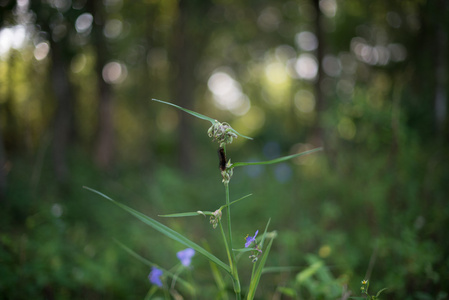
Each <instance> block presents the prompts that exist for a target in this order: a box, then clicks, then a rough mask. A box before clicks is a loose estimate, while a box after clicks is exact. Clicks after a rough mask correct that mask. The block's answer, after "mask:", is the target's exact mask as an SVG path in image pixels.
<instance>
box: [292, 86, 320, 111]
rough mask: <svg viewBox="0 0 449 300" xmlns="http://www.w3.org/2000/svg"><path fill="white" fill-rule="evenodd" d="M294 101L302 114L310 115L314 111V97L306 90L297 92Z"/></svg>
mask: <svg viewBox="0 0 449 300" xmlns="http://www.w3.org/2000/svg"><path fill="white" fill-rule="evenodd" d="M294 101H295V106H296V108H297V109H298V110H299V111H301V112H303V113H310V112H312V111H313V110H314V109H315V96H314V95H313V94H312V93H311V92H309V91H307V90H300V91H298V92H297V93H296V94H295V100H294Z"/></svg>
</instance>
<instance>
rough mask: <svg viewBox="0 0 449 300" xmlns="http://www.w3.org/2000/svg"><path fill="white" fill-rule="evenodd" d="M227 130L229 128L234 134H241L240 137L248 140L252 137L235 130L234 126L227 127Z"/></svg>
mask: <svg viewBox="0 0 449 300" xmlns="http://www.w3.org/2000/svg"><path fill="white" fill-rule="evenodd" d="M229 130H231V131H232V132H234V133H235V134H236V135H238V136H241V137H242V138H245V139H248V140H252V139H253V138H252V137H249V136H246V135H243V134H241V133H239V132H238V131H237V130H235V129H234V128H229Z"/></svg>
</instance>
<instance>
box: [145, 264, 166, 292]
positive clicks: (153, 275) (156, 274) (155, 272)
mask: <svg viewBox="0 0 449 300" xmlns="http://www.w3.org/2000/svg"><path fill="white" fill-rule="evenodd" d="M162 273H163V272H162V270H159V269H158V268H156V267H152V268H151V272H150V275H148V279H149V280H150V282H151V283H152V284H155V285H157V286H159V287H162V281H161V276H162Z"/></svg>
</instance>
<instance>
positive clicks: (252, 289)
mask: <svg viewBox="0 0 449 300" xmlns="http://www.w3.org/2000/svg"><path fill="white" fill-rule="evenodd" d="M153 101H157V102H160V103H163V104H166V105H171V106H174V107H176V108H178V109H180V110H182V111H184V112H187V113H189V114H191V115H193V116H195V117H197V118H199V119H202V120H206V121H209V122H211V124H212V125H211V127H210V128H209V130H208V131H207V133H208V135H209V137H211V138H212V140H213V141H217V142H218V156H219V170H220V172H221V175H222V182H223V185H224V189H225V203H224V204H223V205H222V206H220V207H219V208H218V209H217V210H215V211H203V210H197V211H195V212H182V213H176V214H169V215H162V216H161V217H171V218H178V217H193V216H209V218H210V223H211V224H212V226H213V228H214V229H215V228H218V229H219V232H220V234H221V236H222V240H223V245H224V247H225V249H226V253H227V259H228V262H227V263H225V262H223V261H222V260H221V259H219V258H218V257H216V256H215V255H214V254H212V253H211V252H210V251H209V250H208V249H206V248H204V247H202V246H200V245H199V244H197V243H195V242H193V241H192V240H190V239H188V238H187V237H185V236H184V235H182V234H180V233H179V232H177V231H175V230H173V229H171V228H170V227H168V226H166V225H164V224H162V223H160V222H158V221H156V220H154V219H153V218H150V217H148V216H146V215H144V214H142V213H141V212H139V211H137V210H135V209H132V208H130V207H128V206H126V205H124V204H122V203H120V202H117V201H115V200H113V199H112V198H110V197H108V196H106V195H105V194H103V193H101V192H99V191H96V190H94V189H92V188H89V187H85V188H86V189H88V190H90V191H92V192H94V193H97V194H98V195H100V196H102V197H104V198H106V199H108V200H109V201H111V202H113V203H114V204H116V205H118V206H119V207H121V208H122V209H124V210H125V211H127V212H129V213H130V214H132V215H133V216H134V217H136V218H138V219H139V220H141V221H142V222H144V223H145V224H147V225H149V226H150V227H152V228H153V229H155V230H157V231H159V232H160V233H162V234H164V235H165V236H167V237H169V238H171V239H173V240H175V241H177V242H179V243H181V244H183V245H185V246H187V247H188V249H192V250H193V251H194V253H196V252H197V253H199V254H201V255H203V256H204V257H206V258H207V259H208V260H209V261H210V262H211V267H212V272H213V275H214V278H215V281H216V283H217V286H218V288H219V294H220V295H222V296H223V298H226V297H227V296H226V293H225V291H224V288H225V285H224V284H223V282H224V278H223V277H222V275H221V273H220V272H219V271H218V269H221V271H224V272H225V273H226V274H227V275H228V276H229V277H230V278H231V280H232V286H233V290H234V293H235V296H236V299H241V297H242V288H241V282H240V279H239V272H238V265H237V258H236V257H237V254H242V253H248V252H250V253H251V254H250V255H249V258H250V259H251V261H252V262H253V268H252V272H251V280H250V284H249V287H248V289H247V293H246V298H247V299H253V298H254V296H255V293H256V290H257V287H258V284H259V281H260V277H261V275H262V273H263V271H264V266H265V263H266V260H267V257H268V254H269V252H270V249H271V246H272V243H273V240H274V238H275V237H276V235H277V233H276V231H272V232H269V231H268V227H269V224H270V220H268V222H267V224H266V226H265V230H264V231H263V233H262V234H261V235H260V236H258V233H259V230H256V231H255V234H254V236H249V235H248V236H247V237H246V243H245V245H244V248H236V247H235V246H237V245H236V243H234V241H233V239H232V218H231V206H232V205H233V204H235V203H237V202H238V201H241V200H244V199H247V198H248V197H249V196H251V194H249V195H247V196H244V197H242V198H240V199H237V200H235V201H232V202H231V201H230V187H229V186H230V181H231V178H232V175H233V173H234V168H237V167H243V166H251V165H266V164H276V163H280V162H284V161H287V160H290V159H292V158H295V157H298V156H302V155H306V154H311V153H314V152H316V151H320V150H322V148H316V149H312V150H309V151H305V152H301V153H296V154H293V155H289V156H284V157H280V158H276V159H273V160H269V161H262V162H236V163H232V162H231V159H228V157H227V155H226V147H227V145H228V144H230V143H232V141H233V139H235V138H237V137H238V136H240V137H243V138H246V139H251V138H250V137H247V136H244V135H242V134H240V133H238V132H237V131H236V130H234V129H233V128H232V127H231V126H230V125H229V124H228V123H226V122H219V121H217V120H215V119H212V118H209V117H207V116H204V115H202V114H199V113H197V112H194V111H191V110H188V109H185V108H182V107H180V106H177V105H175V104H173V103H169V102H165V101H161V100H156V99H153ZM223 211H224V212H225V214H226V219H225V220H226V221H225V222H223V220H222V216H223ZM223 223H225V224H223ZM120 245H121V246H122V247H123V248H124V249H125V250H126V251H128V252H129V253H130V254H131V255H133V256H134V257H136V258H138V259H139V260H141V261H142V262H143V263H146V264H147V265H148V266H150V267H152V272H151V273H150V276H149V279H150V281H151V282H152V283H153V284H154V286H153V288H152V289H151V290H150V292H149V293H148V295H152V294H153V293H154V291H155V289H156V288H157V287H160V288H164V291H165V297H166V298H168V297H169V295H168V294H167V288H168V285H164V283H163V280H164V279H166V278H167V277H168V278H171V279H172V284H171V287H172V288H171V289H170V292H171V293H172V294H174V293H175V290H174V289H173V287H174V282H176V281H178V282H180V283H181V285H182V286H183V287H184V288H185V289H186V290H188V291H189V292H190V294H191V295H193V294H194V293H195V290H194V289H193V288H192V286H191V285H190V284H188V283H187V282H186V281H183V280H179V279H178V273H177V272H175V273H173V272H171V271H169V270H166V269H164V268H162V267H160V266H159V265H158V264H155V263H152V262H150V261H147V260H146V259H144V258H143V257H141V256H139V255H138V254H137V253H135V252H134V251H132V250H131V249H129V248H127V247H126V246H124V245H122V244H120ZM148 295H147V296H148Z"/></svg>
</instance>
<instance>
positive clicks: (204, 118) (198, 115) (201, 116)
mask: <svg viewBox="0 0 449 300" xmlns="http://www.w3.org/2000/svg"><path fill="white" fill-rule="evenodd" d="M151 100H153V101H157V102H160V103H164V104H167V105H171V106H174V107H176V108H178V109H180V110H182V111H185V112H186V113H188V114H191V115H192V116H195V117H197V118H199V119H202V120H206V121H209V122H211V123H212V124H215V122H217V120H215V119H212V118H209V117H208V116H205V115H202V114H200V113H197V112H195V111H193V110H190V109H187V108H184V107H181V106H179V105H176V104H173V103H170V102H166V101H162V100H158V99H151Z"/></svg>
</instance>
